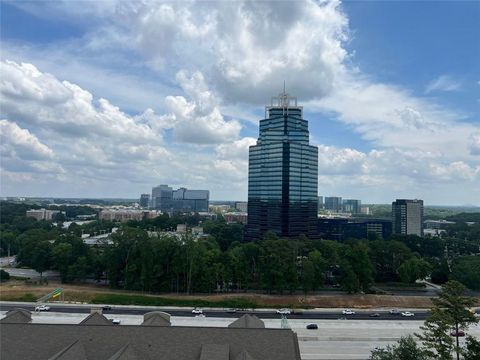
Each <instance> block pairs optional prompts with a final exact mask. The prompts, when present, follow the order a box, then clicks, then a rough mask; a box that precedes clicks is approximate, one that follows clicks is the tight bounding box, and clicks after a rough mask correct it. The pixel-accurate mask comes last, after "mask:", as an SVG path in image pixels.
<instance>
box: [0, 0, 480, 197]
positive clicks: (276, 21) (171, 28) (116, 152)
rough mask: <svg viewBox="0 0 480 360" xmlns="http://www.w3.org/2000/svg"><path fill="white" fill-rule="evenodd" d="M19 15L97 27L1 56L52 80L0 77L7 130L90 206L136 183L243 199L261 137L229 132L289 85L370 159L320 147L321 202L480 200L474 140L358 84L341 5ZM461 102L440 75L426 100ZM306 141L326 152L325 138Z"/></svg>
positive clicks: (394, 92)
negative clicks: (93, 198)
mask: <svg viewBox="0 0 480 360" xmlns="http://www.w3.org/2000/svg"><path fill="white" fill-rule="evenodd" d="M20 6H21V7H23V8H25V9H27V10H28V11H32V12H34V13H36V14H37V15H38V13H39V12H45V13H46V12H51V13H53V14H56V15H59V16H60V15H62V16H66V17H67V18H69V19H73V21H85V20H82V18H84V17H85V14H88V17H92V18H95V23H94V25H92V26H90V27H89V28H90V29H91V31H89V33H87V34H85V36H84V37H82V38H81V39H77V40H73V41H68V42H65V43H64V44H62V46H61V47H59V46H58V44H57V43H53V44H51V45H49V46H47V47H46V49H45V50H41V49H40V48H39V46H30V48H29V50H28V51H22V50H21V49H23V48H25V47H23V46H22V47H20V46H14V45H12V44H7V45H8V46H7V47H6V49H7V55H8V54H10V53H12V54H15V57H14V58H15V59H20V60H21V61H26V60H28V59H34V60H35V61H31V62H32V63H33V64H35V65H36V66H38V67H39V68H40V69H43V70H45V69H48V71H49V72H51V73H52V74H55V75H50V74H48V73H47V72H45V71H40V70H38V69H37V68H36V67H35V66H34V65H31V64H27V63H24V64H21V63H14V62H5V63H3V64H2V69H1V71H2V79H0V91H1V93H0V96H1V97H0V101H1V102H2V109H1V115H2V118H6V119H8V121H9V122H11V123H16V124H18V126H19V127H20V128H21V129H23V130H25V131H28V133H29V134H30V135H32V136H33V137H35V138H36V139H37V140H38V142H39V143H40V144H43V145H45V146H47V148H48V149H50V150H51V151H52V154H54V155H52V157H51V158H50V159H49V160H48V161H47V160H45V161H43V162H50V163H55V162H56V163H57V164H58V165H59V166H61V169H64V170H65V174H64V175H61V176H66V177H67V178H69V180H70V181H72V182H73V183H75V184H77V185H78V188H76V189H78V190H76V191H79V192H80V193H79V194H78V195H87V194H90V192H91V191H93V190H92V189H96V190H95V191H96V194H97V196H98V195H99V194H102V195H104V193H105V195H104V196H108V195H109V194H111V196H119V193H122V192H125V193H128V194H131V193H132V191H133V190H131V189H132V185H131V184H132V183H133V184H137V186H147V184H148V186H149V185H152V184H154V183H159V182H168V183H172V184H173V185H176V186H178V185H186V186H191V187H193V186H194V187H198V188H204V187H209V188H210V189H211V190H212V195H213V198H230V199H231V198H245V196H246V181H247V180H246V178H247V166H248V162H247V159H248V146H249V145H252V144H254V143H255V139H254V138H248V137H243V138H241V137H240V136H241V134H242V135H243V134H245V133H246V134H249V135H254V134H252V133H251V132H250V131H251V129H250V128H248V127H247V128H245V129H242V124H243V123H240V122H239V121H237V120H235V119H238V118H240V119H245V118H250V119H251V120H252V121H255V123H256V120H255V117H254V116H255V112H256V111H257V110H258V108H257V105H258V104H262V105H264V104H265V103H268V102H269V101H268V99H269V98H270V96H271V95H275V94H277V93H278V92H279V91H280V90H281V87H282V85H283V80H286V83H287V90H288V91H290V89H291V92H292V93H293V95H297V96H298V97H299V100H300V101H301V103H302V104H303V105H304V106H305V109H306V110H308V111H309V112H311V111H312V110H313V111H319V112H322V114H328V115H329V116H330V115H331V116H332V117H334V118H335V119H337V120H338V121H340V122H342V123H344V124H346V125H347V127H348V128H349V129H352V130H353V131H355V132H357V133H358V134H360V136H361V137H362V138H363V139H364V140H365V141H366V143H367V146H368V145H369V146H370V147H372V148H374V149H375V150H371V151H366V152H362V151H359V150H357V149H353V148H338V147H334V146H325V145H320V147H319V172H320V184H321V187H320V191H322V189H332V190H333V189H335V188H336V189H337V191H344V192H345V193H348V192H349V191H352V189H358V193H359V194H360V193H361V194H363V195H364V196H366V198H371V196H373V194H375V196H377V195H378V196H380V195H379V194H381V196H383V199H389V198H391V197H392V194H393V193H395V194H397V193H398V194H405V196H407V195H409V194H411V193H415V194H414V195H415V196H421V195H422V194H429V193H430V192H431V193H432V198H434V196H435V194H433V192H434V191H435V190H437V191H440V190H442V191H441V193H442V195H444V194H446V193H449V192H451V193H452V194H460V193H462V194H463V198H470V194H469V189H479V188H480V186H479V176H478V155H480V136H479V135H478V133H479V128H478V126H477V125H474V124H473V122H470V123H468V122H467V121H464V120H471V119H468V118H467V116H466V115H465V114H463V113H462V112H461V111H459V110H457V109H449V108H446V107H444V106H442V105H440V104H438V103H436V102H435V100H434V98H430V97H419V96H416V95H415V94H414V93H412V92H411V91H409V90H408V89H406V88H403V87H399V86H395V85H394V84H386V83H381V82H378V81H374V80H372V78H369V77H368V75H366V74H363V73H362V72H361V71H360V70H358V69H357V68H355V65H354V63H353V61H354V57H352V56H351V55H352V54H353V52H352V54H349V53H348V51H347V50H346V46H345V44H346V43H347V42H348V41H349V40H350V38H349V28H348V17H347V15H346V14H345V13H344V12H343V11H342V8H341V6H340V2H339V1H318V2H316V1H304V2H249V1H239V2H200V1H189V2H150V1H142V2H137V1H130V2H128V1H119V2H116V1H111V2H108V3H105V4H103V5H101V6H98V7H91V8H89V9H86V8H83V9H79V8H78V4H76V3H75V4H74V3H72V2H62V3H55V4H50V3H49V4H48V5H47V6H48V11H45V10H44V9H41V8H40V7H39V6H37V5H36V4H34V3H25V4H21V5H20ZM42 6H43V5H42ZM79 14H82V15H83V16H79ZM63 45H65V46H63ZM27 47H28V46H27ZM56 48H57V50H55V49H56ZM4 49H5V47H4ZM12 49H13V50H12ZM58 49H61V50H58ZM139 55H140V56H139ZM3 56H5V52H4V55H3ZM92 59H94V60H92ZM147 66H148V67H150V68H149V69H148V71H147V70H145V69H146V67H147ZM139 69H141V70H139ZM152 69H153V70H152ZM58 79H68V81H61V80H58ZM460 88H461V83H460V82H459V81H457V80H455V79H454V78H452V77H450V76H447V75H442V76H440V77H439V78H437V79H434V80H432V82H431V83H430V84H429V85H428V86H427V90H426V93H427V94H430V93H433V92H434V91H455V90H459V89H460ZM102 97H103V98H108V99H109V100H104V99H102ZM99 98H100V99H99ZM97 99H99V100H97ZM113 104H115V105H113ZM132 109H134V111H133V112H135V114H131V113H129V111H132ZM225 114H228V115H234V118H235V119H234V120H230V117H228V116H225ZM312 135H313V136H312V138H314V139H319V140H320V141H321V139H322V138H321V134H317V133H314V134H312ZM66 139H67V140H66ZM178 142H181V143H182V144H178ZM47 144H48V145H47ZM198 145H201V146H198ZM16 147H17V148H18V147H19V145H16ZM11 149H12V148H10V152H9V154H11V153H12V150H11ZM16 151H18V150H16ZM47 152H48V151H47ZM2 160H5V161H4V162H3V164H2V166H3V167H5V168H8V169H6V170H5V171H6V172H7V174H10V175H8V176H7V177H8V178H9V179H10V180H9V181H12V182H13V178H14V176H15V175H12V174H15V171H17V173H18V174H21V175H19V179H27V178H28V177H29V176H30V174H35V172H37V173H38V172H40V171H44V170H45V169H47V168H48V167H49V166H51V164H42V165H39V163H38V161H37V162H36V163H31V162H22V161H19V160H18V159H17V158H13V157H12V158H7V159H2ZM42 166H43V168H42ZM30 171H31V173H30ZM54 171H56V172H57V175H56V176H60V175H59V174H61V172H62V171H61V170H60V169H57V170H54ZM43 174H46V173H45V172H43ZM32 176H33V178H35V179H38V178H36V177H35V176H34V175H32ZM44 176H46V175H44ZM112 182H114V183H115V186H111V185H110V184H111V183H112ZM36 183H38V181H37V182H36ZM31 186H34V185H31ZM58 188H59V191H60V189H62V186H61V184H60V185H59V187H58ZM420 189H421V190H420ZM39 190H40V188H39ZM146 190H148V187H147V188H146V189H144V190H143V191H146ZM64 191H66V192H67V193H68V189H65V190H64ZM82 191H83V192H84V193H81V192H82ZM135 191H136V190H135ZM470 192H473V190H470ZM476 195H478V191H477V192H476V193H475V195H474V196H476ZM445 196H446V195H445ZM452 196H453V195H452ZM445 198H446V197H445ZM452 198H454V197H452ZM453 201H454V202H456V201H457V199H456V198H454V200H453ZM479 201H480V199H479Z"/></svg>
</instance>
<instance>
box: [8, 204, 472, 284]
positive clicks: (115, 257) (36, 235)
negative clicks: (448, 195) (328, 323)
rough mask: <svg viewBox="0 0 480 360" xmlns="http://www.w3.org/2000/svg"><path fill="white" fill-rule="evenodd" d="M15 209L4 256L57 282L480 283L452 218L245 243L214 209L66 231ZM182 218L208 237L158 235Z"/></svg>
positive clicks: (467, 235)
mask: <svg viewBox="0 0 480 360" xmlns="http://www.w3.org/2000/svg"><path fill="white" fill-rule="evenodd" d="M2 210H4V209H3V208H2ZM25 210H26V209H23V208H22V209H21V211H25ZM12 211H13V213H15V214H16V216H14V217H10V218H8V221H5V222H3V223H2V224H1V225H0V234H1V251H2V255H5V254H6V252H7V248H8V247H10V252H11V253H12V254H16V253H18V256H17V261H18V262H19V263H20V264H21V265H23V266H29V267H32V268H34V269H36V270H38V271H39V272H43V271H45V270H47V269H57V270H59V271H60V273H61V276H62V279H63V280H64V281H81V280H83V279H85V278H86V277H88V278H95V279H98V280H106V281H107V282H108V283H109V284H110V285H111V286H112V287H119V288H125V289H137V290H143V291H152V292H171V291H173V292H183V293H191V292H214V291H248V290H263V291H267V292H275V293H283V292H293V291H300V290H301V291H304V292H311V291H315V290H317V289H320V288H322V287H324V286H341V287H342V288H343V289H345V290H347V291H349V292H359V291H363V292H367V291H370V290H371V287H372V284H374V283H392V282H402V283H414V282H415V281H416V280H418V279H423V278H425V277H428V276H431V279H432V281H434V282H437V283H443V282H446V281H448V280H449V279H455V280H458V281H460V282H462V283H463V284H464V285H466V286H467V287H469V288H470V289H474V290H478V289H480V279H479V276H480V256H478V255H476V254H478V253H479V247H480V239H479V235H478V234H479V233H478V231H479V227H480V225H478V224H475V225H466V224H461V223H460V224H456V225H454V226H453V225H452V226H451V227H450V228H449V229H448V230H447V232H446V234H445V235H444V236H443V237H424V238H420V237H417V236H392V237H391V238H389V239H387V240H382V239H378V238H376V237H375V236H372V237H369V239H363V240H358V239H350V240H348V241H346V242H344V243H338V242H334V241H328V240H310V239H307V238H306V237H303V236H301V237H300V238H299V239H298V240H285V239H279V238H277V236H276V235H275V234H273V233H267V235H266V236H265V239H264V240H262V241H259V242H255V243H245V242H243V231H244V229H243V225H241V224H227V223H226V222H225V221H224V220H223V218H221V216H220V217H219V218H218V219H216V220H205V219H202V218H201V217H200V216H199V215H192V216H185V215H176V216H172V217H170V216H168V215H161V216H158V217H157V218H154V219H146V220H143V221H130V222H127V223H125V224H119V223H114V222H110V221H93V222H91V223H88V224H84V225H82V226H80V225H76V224H71V225H70V227H69V228H68V229H64V228H63V227H61V226H58V227H57V226H54V225H53V224H52V223H51V222H46V221H36V220H34V219H30V218H26V217H25V215H24V214H23V216H21V215H19V214H20V213H21V212H20V210H18V209H17V210H15V209H14V210H12ZM2 220H3V219H2ZM185 223H186V224H187V225H188V226H190V227H192V226H197V225H201V226H202V227H203V229H204V231H205V233H206V234H208V236H207V237H206V238H201V239H198V240H197V239H195V238H193V237H192V236H191V235H185V236H180V237H179V236H177V235H168V233H167V234H165V233H162V231H165V230H173V229H175V228H176V226H177V225H178V224H185ZM114 227H119V230H118V232H117V233H116V234H115V235H113V236H112V237H111V240H112V242H113V244H111V245H108V246H107V245H105V246H96V247H88V246H87V245H85V244H84V243H83V242H82V240H81V235H82V234H95V233H100V232H102V231H107V232H110V231H111V230H112V228H114ZM156 234H157V236H154V235H156ZM158 234H160V235H158Z"/></svg>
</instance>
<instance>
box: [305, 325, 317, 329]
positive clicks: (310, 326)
mask: <svg viewBox="0 0 480 360" xmlns="http://www.w3.org/2000/svg"><path fill="white" fill-rule="evenodd" d="M307 329H308V330H317V329H318V325H317V324H308V325H307Z"/></svg>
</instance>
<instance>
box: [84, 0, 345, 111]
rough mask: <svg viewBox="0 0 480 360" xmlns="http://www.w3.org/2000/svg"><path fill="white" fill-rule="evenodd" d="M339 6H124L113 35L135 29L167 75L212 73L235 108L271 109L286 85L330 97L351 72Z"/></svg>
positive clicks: (137, 41) (135, 38)
mask: <svg viewBox="0 0 480 360" xmlns="http://www.w3.org/2000/svg"><path fill="white" fill-rule="evenodd" d="M339 4H340V3H339V1H336V0H335V1H320V2H315V1H310V0H309V1H303V2H294V1H282V2H268V1H267V2H250V1H237V2H225V1H218V2H202V1H191V2H177V3H164V2H148V1H147V2H137V1H134V2H125V1H121V2H118V3H117V6H116V8H115V12H114V14H112V17H111V20H113V22H112V24H114V25H112V26H115V28H116V30H117V31H114V32H109V33H112V34H117V33H119V32H122V33H124V32H125V29H128V31H127V33H126V34H124V35H125V36H126V37H127V38H129V41H128V43H129V45H130V46H133V47H135V48H136V49H137V50H138V51H139V52H141V53H142V55H143V56H144V57H145V59H146V61H147V63H148V64H150V65H151V67H152V68H153V69H155V70H157V71H159V72H166V71H169V70H170V69H172V68H173V69H178V70H181V69H189V70H191V71H197V70H198V71H201V72H202V73H204V74H208V79H209V82H210V83H211V84H212V86H213V87H214V88H215V90H217V91H218V92H219V93H222V97H223V98H224V99H226V100H227V101H229V102H236V101H246V102H249V103H255V104H263V103H264V102H265V101H266V99H268V97H269V96H271V95H274V94H277V93H279V92H280V90H281V88H282V85H283V81H284V80H286V82H287V85H288V87H289V88H291V89H295V93H296V95H298V96H299V97H301V98H303V99H311V98H315V97H319V96H323V95H325V94H327V93H328V92H329V90H330V89H331V88H332V86H333V84H334V82H335V79H336V77H337V75H338V73H339V72H342V71H344V70H343V61H344V60H345V59H346V57H347V56H348V54H347V51H346V50H345V49H344V48H343V46H342V45H343V43H344V42H345V41H346V40H347V38H348V36H347V35H348V34H347V30H348V28H347V25H348V20H347V18H346V16H345V15H344V14H343V13H342V12H341V11H340V10H339ZM125 23H127V25H128V26H125ZM101 36H102V37H104V36H108V33H104V32H102V34H101ZM92 38H93V39H94V38H95V36H93V37H92ZM111 41H112V42H115V41H116V36H112V38H111ZM94 42H95V41H94ZM122 42H123V43H125V42H126V41H125V38H124V37H122ZM119 46H125V45H121V44H119Z"/></svg>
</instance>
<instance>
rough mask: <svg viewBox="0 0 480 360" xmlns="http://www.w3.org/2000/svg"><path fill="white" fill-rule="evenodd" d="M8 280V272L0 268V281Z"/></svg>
mask: <svg viewBox="0 0 480 360" xmlns="http://www.w3.org/2000/svg"><path fill="white" fill-rule="evenodd" d="M8 280H10V274H9V273H8V272H6V271H5V270H3V269H0V282H5V281H8Z"/></svg>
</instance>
